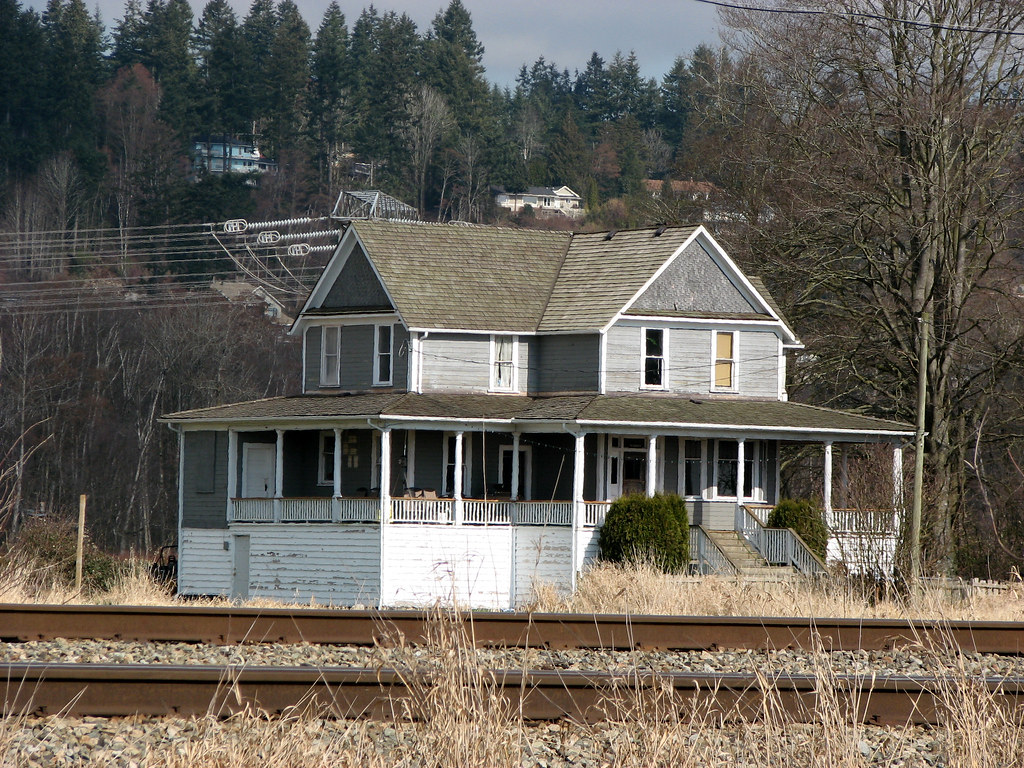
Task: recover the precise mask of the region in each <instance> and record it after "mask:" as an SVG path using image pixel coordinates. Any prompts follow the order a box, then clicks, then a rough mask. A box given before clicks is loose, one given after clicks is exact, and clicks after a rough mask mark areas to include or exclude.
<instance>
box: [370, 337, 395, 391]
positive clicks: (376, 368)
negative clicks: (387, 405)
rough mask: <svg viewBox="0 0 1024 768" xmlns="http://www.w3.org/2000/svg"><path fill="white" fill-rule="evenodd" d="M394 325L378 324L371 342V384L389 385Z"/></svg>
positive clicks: (377, 385) (392, 356)
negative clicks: (372, 360) (372, 361)
mask: <svg viewBox="0 0 1024 768" xmlns="http://www.w3.org/2000/svg"><path fill="white" fill-rule="evenodd" d="M394 341H395V334H394V326H391V325H378V326H377V327H376V331H375V335H374V342H373V359H374V364H373V385H374V386H376V387H379V386H391V376H392V373H391V371H392V366H391V362H392V359H393V358H394Z"/></svg>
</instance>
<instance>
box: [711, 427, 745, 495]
mask: <svg viewBox="0 0 1024 768" xmlns="http://www.w3.org/2000/svg"><path fill="white" fill-rule="evenodd" d="M745 439H746V438H745V436H744V435H739V436H737V437H735V438H725V439H718V438H715V439H713V440H710V441H709V442H711V443H712V447H711V451H709V453H710V455H711V487H710V491H711V492H710V493H709V494H708V498H709V499H710V500H711V501H737V502H738V501H739V499H740V496H741V495H742V494H743V488H742V487H741V486H740V469H739V464H738V463H737V465H736V478H735V482H736V495H735V496H729V495H723V494H720V493H719V492H718V463H719V461H736V462H739V456H740V443H741V442H743V441H744V440H745ZM723 442H726V443H735V444H736V458H735V459H719V456H718V453H719V451H718V449H719V447H720V446H721V443H723Z"/></svg>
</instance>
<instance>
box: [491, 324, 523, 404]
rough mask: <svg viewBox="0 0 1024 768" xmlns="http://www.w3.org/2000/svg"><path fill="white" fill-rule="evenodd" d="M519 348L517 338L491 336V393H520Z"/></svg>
mask: <svg viewBox="0 0 1024 768" xmlns="http://www.w3.org/2000/svg"><path fill="white" fill-rule="evenodd" d="M518 348H519V340H518V339H517V338H516V337H515V336H491V391H493V392H516V391H518V384H519V382H518V381H517V379H518V378H519V376H518V374H519V371H518V368H519V366H518V365H517V364H516V360H517V358H518V355H519V349H518Z"/></svg>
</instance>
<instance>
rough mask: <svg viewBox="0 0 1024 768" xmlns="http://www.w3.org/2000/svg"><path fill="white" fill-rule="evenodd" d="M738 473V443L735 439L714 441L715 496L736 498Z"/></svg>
mask: <svg viewBox="0 0 1024 768" xmlns="http://www.w3.org/2000/svg"><path fill="white" fill-rule="evenodd" d="M738 475H739V445H738V444H737V442H736V441H735V440H716V441H715V496H717V497H718V498H720V499H722V498H726V499H728V498H732V499H735V498H736V480H737V477H738Z"/></svg>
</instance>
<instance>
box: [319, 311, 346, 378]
mask: <svg viewBox="0 0 1024 768" xmlns="http://www.w3.org/2000/svg"><path fill="white" fill-rule="evenodd" d="M340 383H341V327H340V326H336V325H333V326H332V325H327V326H324V329H323V339H322V344H321V346H320V386H321V387H337V386H339V384H340Z"/></svg>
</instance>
